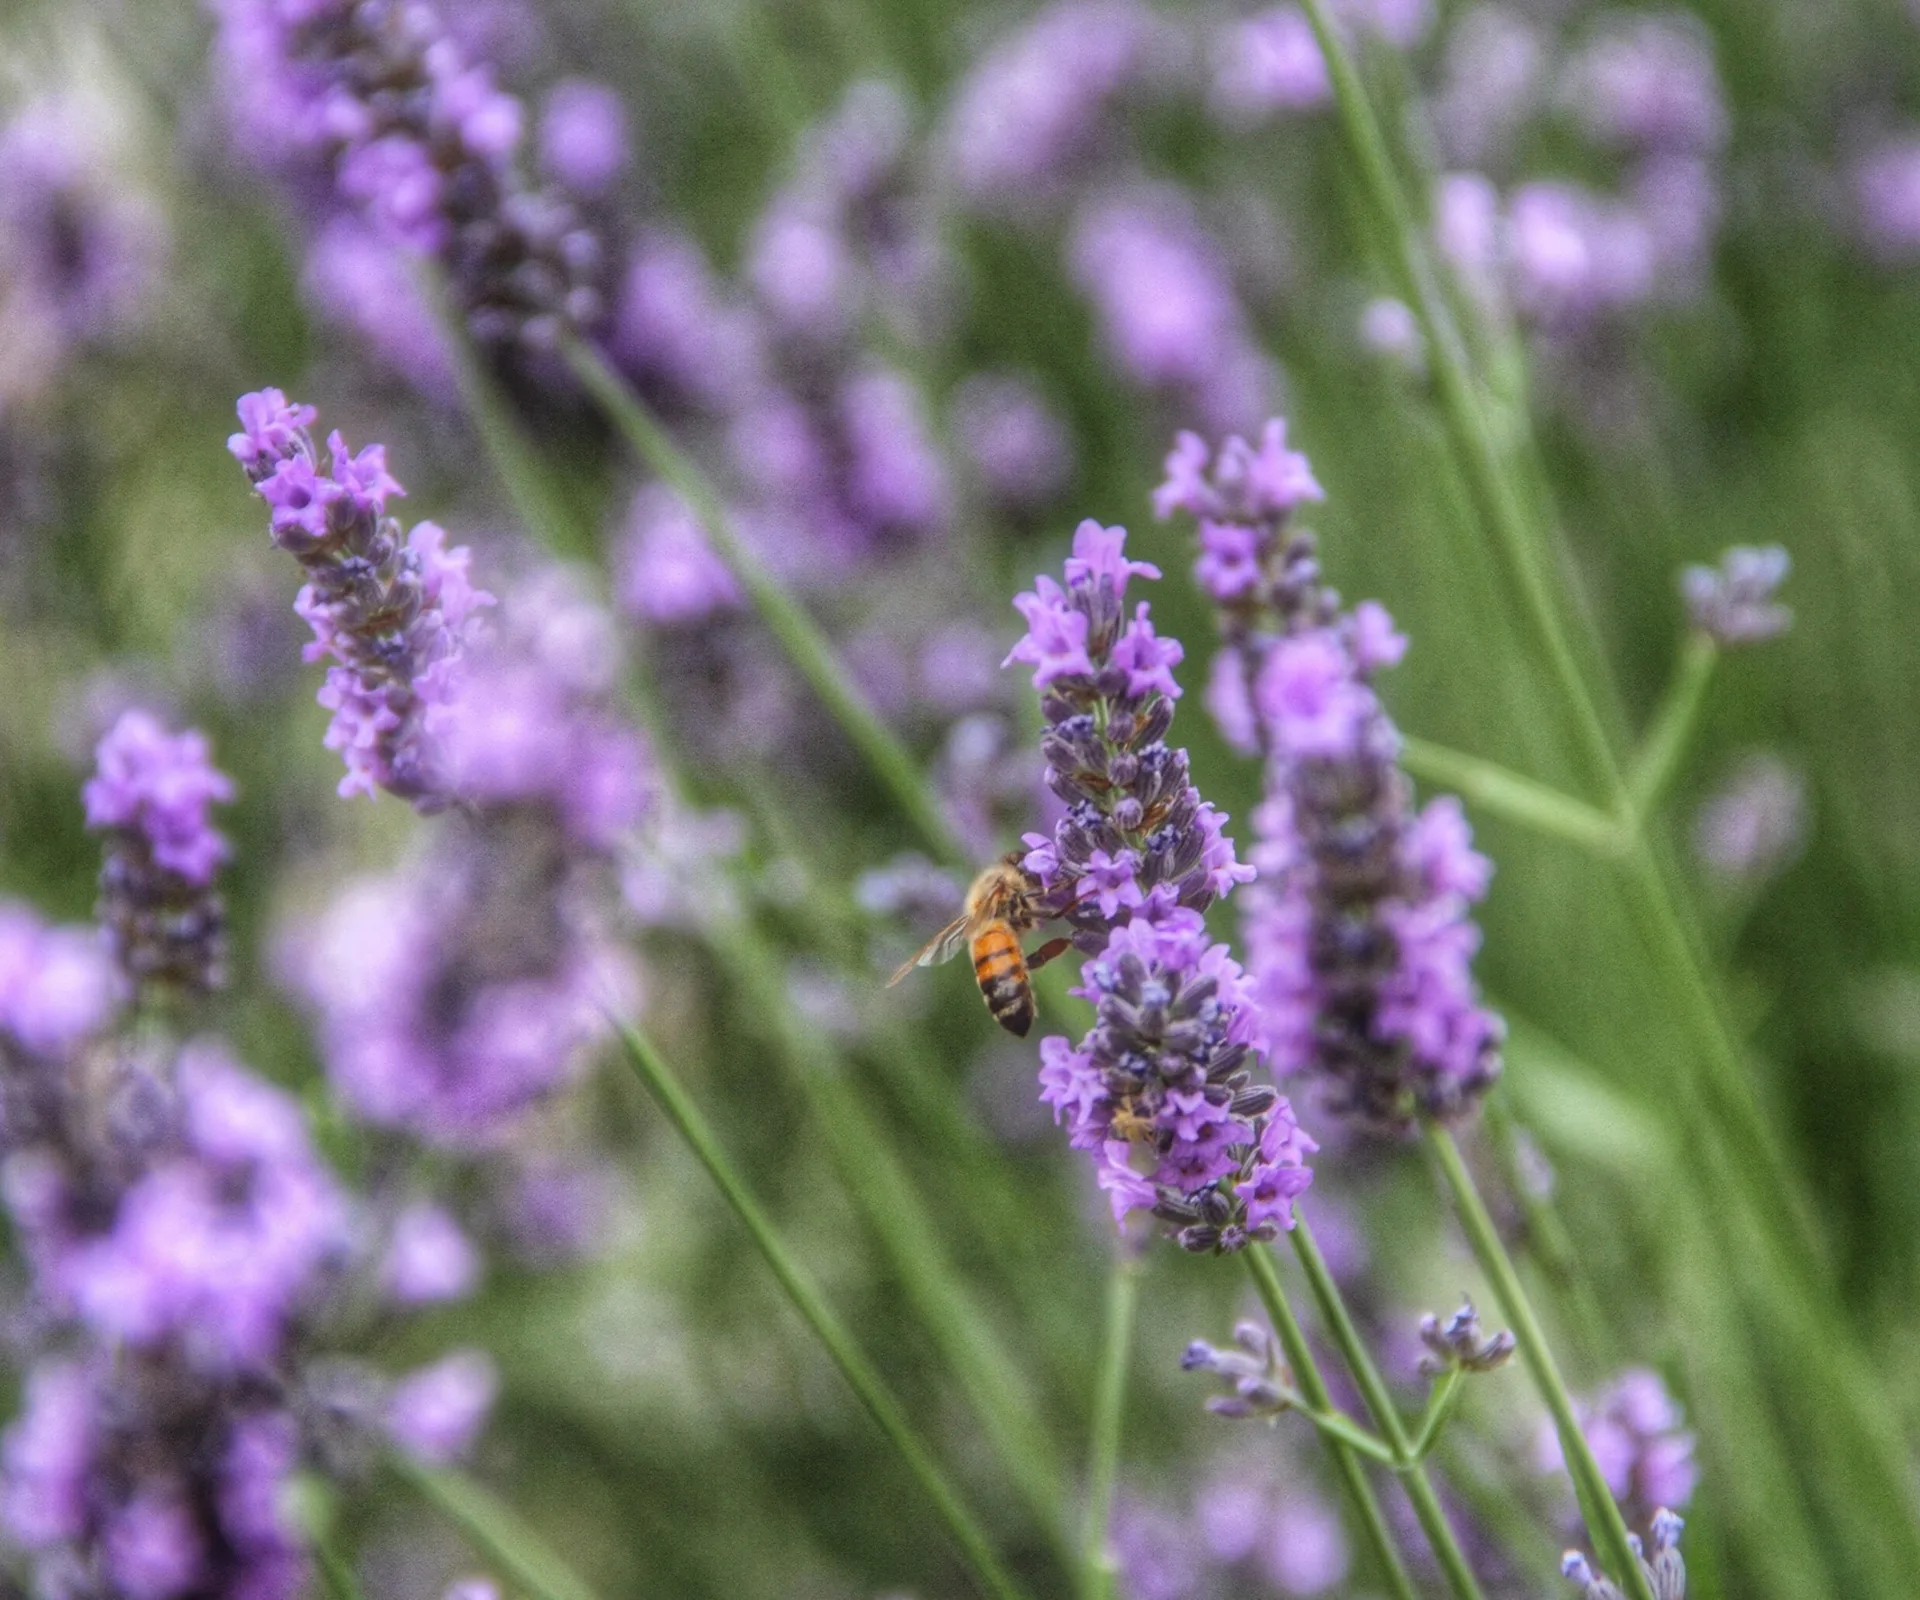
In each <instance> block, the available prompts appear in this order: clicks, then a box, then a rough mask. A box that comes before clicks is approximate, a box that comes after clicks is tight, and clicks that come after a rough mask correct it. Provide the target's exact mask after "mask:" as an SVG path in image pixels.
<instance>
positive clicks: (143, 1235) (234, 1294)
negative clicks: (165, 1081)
mask: <svg viewBox="0 0 1920 1600" xmlns="http://www.w3.org/2000/svg"><path fill="white" fill-rule="evenodd" d="M175 1077H176V1083H177V1089H178V1095H179V1139H180V1148H179V1150H178V1152H177V1154H174V1155H173V1156H171V1157H169V1158H167V1159H164V1160H161V1161H159V1162H157V1163H156V1164H154V1165H153V1166H152V1167H151V1168H150V1169H149V1170H148V1171H147V1172H146V1173H144V1174H143V1175H142V1176H141V1177H140V1179H139V1180H138V1181H137V1182H135V1183H134V1184H133V1185H132V1186H131V1187H130V1188H129V1189H128V1190H127V1191H126V1193H125V1194H124V1195H123V1196H122V1197H121V1199H120V1203H119V1208H118V1212H117V1215H116V1216H115V1219H114V1224H113V1227H112V1230H111V1231H110V1232H108V1233H105V1234H103V1235H101V1236H99V1237H98V1238H95V1239H89V1240H86V1241H83V1242H80V1243H78V1244H76V1246H75V1247H74V1248H73V1250H72V1251H71V1252H70V1254H69V1255H68V1258H67V1260H66V1262H65V1265H64V1269H63V1271H62V1272H61V1274H60V1277H61V1279H62V1282H63V1286H64V1287H65V1289H66V1291H67V1293H68V1294H69V1295H70V1296H71V1298H72V1300H73V1303H74V1305H75V1306H76V1307H77V1309H78V1311H79V1314H80V1316H81V1317H82V1319H83V1320H84V1321H85V1322H86V1323H87V1324H88V1325H89V1326H90V1327H91V1328H92V1329H94V1330H95V1332H96V1333H97V1334H98V1335H99V1336H100V1337H101V1338H102V1339H103V1340H106V1341H110V1342H111V1341H125V1342H126V1343H128V1344H130V1345H133V1346H135V1347H137V1348H149V1349H150V1348H153V1347H155V1346H157V1345H158V1344H160V1343H161V1342H162V1341H165V1340H170V1339H171V1340H175V1341H178V1343H179V1345H180V1346H181V1348H182V1349H183V1350H184V1351H185V1353H186V1355H187V1358H188V1359H189V1360H190V1361H192V1362H194V1363H196V1364H199V1365H203V1366H205V1367H207V1368H208V1369H209V1370H222V1369H225V1368H244V1367H250V1366H259V1365H261V1364H263V1363H265V1362H267V1361H269V1360H270V1359H271V1358H272V1357H273V1355H274V1354H275V1353H276V1352H277V1351H278V1350H279V1348H280V1345H281V1341H282V1339H283V1337H284V1334H285V1331H286V1328H287V1326H288V1324H289V1323H290V1322H291V1320H292V1319H293V1318H294V1317H295V1316H296V1315H297V1314H298V1313H299V1311H300V1310H301V1309H302V1306H303V1304H304V1302H305V1301H306V1299H307V1297H308V1296H310V1295H311V1294H312V1293H313V1292H314V1290H315V1287H316V1284H317V1283H318V1281H319V1279H320V1276H321V1273H322V1270H323V1269H324V1268H325V1267H326V1265H327V1264H328V1263H329V1262H330V1261H332V1260H333V1259H335V1258H336V1257H338V1256H339V1254H340V1253H341V1251H342V1249H343V1247H344V1244H345V1228H346V1207H345V1200H344V1197H343V1196H342V1195H341V1193H340V1191H339V1189H338V1187H337V1186H336V1184H335V1182H334V1180H333V1177H332V1175H331V1174H330V1173H329V1172H328V1171H327V1170H326V1168H325V1167H323V1166H322V1165H321V1164H320V1163H319V1160H318V1158H317V1157H316V1156H315V1154H314V1152H313V1149H312V1146H311V1144H310V1143H309V1141H308V1139H307V1135H306V1130H305V1128H304V1126H303V1124H302V1122H301V1118H300V1113H299V1109H298V1107H297V1106H296V1105H295V1103H294V1102H293V1101H292V1100H290V1099H289V1098H287V1096H285V1095H284V1094H283V1093H281V1091H279V1090H277V1089H272V1088H269V1087H268V1086H267V1085H266V1084H264V1083H261V1082H260V1081H259V1080H258V1079H256V1078H254V1077H252V1076H251V1075H250V1074H248V1073H247V1072H246V1071H245V1070H244V1069H242V1068H241V1067H240V1066H239V1064H238V1063H236V1062H235V1061H233V1060H232V1059H231V1057H229V1056H227V1055H226V1054H225V1052H224V1051H223V1050H221V1049H220V1048H218V1047H217V1046H214V1045H212V1044H208V1043H201V1044H197V1045H191V1046H189V1047H188V1048H187V1049H186V1050H184V1051H182V1053H181V1056H180V1059H179V1061H178V1063H177V1065H176V1067H175Z"/></svg>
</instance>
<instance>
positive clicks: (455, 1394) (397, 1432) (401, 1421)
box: [386, 1350, 499, 1466]
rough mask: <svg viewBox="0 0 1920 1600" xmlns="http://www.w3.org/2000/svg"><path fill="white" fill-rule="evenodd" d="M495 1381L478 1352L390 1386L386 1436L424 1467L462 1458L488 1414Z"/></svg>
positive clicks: (469, 1352)
mask: <svg viewBox="0 0 1920 1600" xmlns="http://www.w3.org/2000/svg"><path fill="white" fill-rule="evenodd" d="M498 1389H499V1378H498V1376H497V1374H496V1373H495V1372H494V1367H493V1363H492V1362H491V1361H490V1360H488V1359H487V1357H486V1356H485V1355H484V1354H482V1353H481V1352H480V1351H478V1350H456V1351H454V1352H453V1353H452V1354H451V1355H448V1356H443V1357H442V1358H441V1359H440V1360H439V1361H436V1362H435V1363H434V1364H433V1365H432V1366H429V1367H422V1368H421V1369H420V1370H419V1371H418V1372H415V1373H411V1374H409V1375H408V1376H407V1377H405V1378H402V1379H401V1380H400V1382H398V1383H397V1384H395V1385H394V1388H393V1394H392V1396H391V1397H390V1398H389V1399H388V1402H387V1418H386V1425H387V1431H388V1433H390V1434H391V1435H392V1436H393V1441H394V1443H395V1444H397V1445H399V1446H400V1448H401V1449H403V1450H405V1451H407V1452H408V1453H409V1454H410V1455H413V1456H417V1457H418V1458H419V1459H420V1460H421V1461H424V1462H426V1463H427V1464H428V1465H429V1466H443V1465H445V1464H446V1463H447V1462H449V1461H453V1460H456V1459H458V1458H459V1457H460V1456H462V1455H465V1454H466V1452H467V1450H468V1448H469V1447H470V1446H471V1445H472V1443H473V1441H474V1440H475V1439H476V1438H478V1437H479V1434H480V1430H481V1428H482V1427H483V1426H485V1424H486V1420H487V1413H488V1412H489V1411H491V1410H492V1409H493V1397H494V1395H495V1393H496V1392H497V1390H498Z"/></svg>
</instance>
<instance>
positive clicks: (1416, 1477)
mask: <svg viewBox="0 0 1920 1600" xmlns="http://www.w3.org/2000/svg"><path fill="white" fill-rule="evenodd" d="M1288 1239H1289V1241H1290V1242H1291V1243H1292V1245H1293V1253H1294V1254H1295V1255H1296V1256H1297V1257H1299V1260H1300V1266H1301V1268H1302V1270H1304V1271H1305V1273H1306V1275H1307V1287H1308V1288H1309V1289H1310V1290H1311V1291H1312V1292H1313V1298H1314V1301H1315V1303H1316V1304H1318V1306H1319V1307H1320V1315H1321V1317H1322V1318H1323V1319H1324V1320H1325V1322H1326V1324H1327V1333H1328V1335H1329V1337H1331V1338H1332V1340H1333V1342H1334V1346H1335V1348H1336V1349H1338V1350H1339V1352H1340V1355H1341V1358H1342V1359H1343V1360H1344V1361H1345V1362H1346V1363H1347V1370H1348V1371H1349V1372H1351V1373H1352V1374H1353V1381H1354V1382H1355V1383H1356V1384H1358V1385H1359V1388H1360V1396H1361V1398H1362V1399H1363V1400H1365V1401H1366V1403H1367V1409H1368V1411H1370V1412H1372V1413H1373V1421H1374V1426H1376V1427H1377V1428H1379V1430H1380V1431H1381V1433H1382V1434H1384V1435H1385V1436H1386V1441H1387V1444H1388V1445H1389V1446H1390V1447H1391V1449H1392V1450H1393V1454H1394V1458H1395V1470H1396V1471H1397V1472H1398V1473H1399V1474H1400V1480H1401V1482H1402V1483H1403V1484H1405V1485H1406V1490H1407V1499H1408V1500H1410V1501H1411V1502H1412V1503H1413V1514H1414V1515H1415V1516H1416V1517H1417V1518H1419V1521H1420V1528H1421V1531H1422V1532H1423V1533H1425V1534H1426V1536H1427V1543H1428V1544H1430V1545H1432V1546H1433V1553H1434V1557H1435V1559H1436V1560H1438V1561H1439V1563H1440V1571H1441V1573H1442V1575H1443V1576H1444V1577H1445V1578H1446V1580H1447V1588H1448V1589H1449V1590H1450V1591H1451V1592H1452V1593H1453V1595H1454V1597H1455V1600H1482V1597H1481V1594H1480V1583H1479V1580H1478V1579H1476V1578H1475V1577H1474V1575H1473V1568H1472V1567H1471V1566H1470V1565H1469V1564H1468V1562H1467V1557H1466V1553H1465V1552H1464V1551H1463V1550H1462V1549H1461V1548H1460V1541H1459V1539H1458V1538H1456V1537H1455V1535H1454V1531H1453V1524H1452V1523H1450V1522H1448V1521H1447V1513H1446V1509H1445V1508H1444V1507H1443V1506H1442V1505H1441V1504H1440V1496H1439V1495H1438V1494H1437V1493H1436V1492H1435V1491H1434V1487H1433V1480H1432V1479H1431V1478H1429V1477H1428V1476H1427V1470H1426V1468H1425V1467H1424V1466H1422V1465H1421V1464H1420V1458H1419V1456H1418V1455H1417V1454H1416V1453H1415V1451H1414V1448H1413V1440H1412V1439H1411V1438H1410V1437H1409V1436H1408V1434H1407V1426H1406V1423H1405V1422H1403V1421H1402V1420H1401V1417H1400V1411H1399V1408H1398V1407H1397V1406H1395V1405H1394V1403H1393V1395H1392V1393H1391V1391H1389V1390H1388V1388H1387V1383H1386V1379H1385V1378H1383V1377H1382V1376H1381V1375H1380V1369H1379V1367H1377V1366H1376V1365H1375V1364H1374V1360H1373V1354H1372V1352H1371V1351H1369V1350H1368V1349H1367V1345H1366V1341H1365V1340H1364V1339H1362V1338H1361V1337H1360V1330H1359V1329H1358V1328H1356V1327H1355V1326H1354V1325H1353V1318H1352V1316H1351V1315H1350V1314H1349V1313H1348V1311H1347V1303H1346V1299H1345V1297H1344V1296H1342V1295H1341V1293H1340V1286H1339V1285H1338V1284H1337V1283H1335V1282H1334V1281H1333V1274H1332V1272H1330V1271H1329V1270H1328V1269H1327V1263H1326V1258H1325V1257H1324V1256H1322V1255H1321V1254H1320V1247H1319V1245H1318V1244H1316V1243H1315V1242H1314V1237H1313V1230H1312V1229H1311V1228H1310V1227H1308V1226H1307V1221H1306V1219H1305V1218H1304V1217H1301V1218H1299V1219H1297V1220H1296V1221H1295V1223H1294V1225H1293V1232H1292V1233H1291V1234H1289V1235H1288Z"/></svg>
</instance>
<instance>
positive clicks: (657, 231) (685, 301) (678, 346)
mask: <svg viewBox="0 0 1920 1600" xmlns="http://www.w3.org/2000/svg"><path fill="white" fill-rule="evenodd" d="M764 342H765V336H764V331H763V329H762V328H761V326H760V319H759V317H758V316H757V314H756V313H755V311H754V310H753V308H751V307H750V306H748V305H746V304H744V303H742V301H741V300H740V299H739V298H738V297H737V296H734V295H731V294H729V293H728V292H727V291H726V290H725V289H724V288H723V287H722V285H721V284H720V282H719V280H718V278H717V277H716V275H715V274H714V271H713V268H712V267H711V266H710V265H709V264H708V262H707V258H706V256H705V255H704V254H703V253H702V251H701V249H700V247H699V245H697V244H696V243H694V241H693V240H692V239H689V238H688V237H686V236H685V235H684V234H680V233H675V232H671V231H668V230H666V229H661V228H654V229H649V230H647V231H645V232H643V233H642V234H641V235H640V237H639V238H638V239H637V240H636V241H635V242H634V245H633V251H632V255H631V257H630V258H629V260H628V264H627V270H626V275H625V277H624V278H623V279H622V281H621V285H620V292H619V300H618V304H617V306H616V309H615V313H614V325H613V331H612V336H611V347H612V351H613V354H614V355H615V356H616V357H617V358H618V359H619V361H620V362H621V364H622V366H623V367H624V368H625V369H626V370H627V371H628V372H629V373H630V374H632V375H633V377H634V378H635V380H636V381H637V382H638V383H639V384H640V385H641V386H642V387H643V388H644V389H645V390H647V391H648V392H649V393H651V392H656V391H663V392H664V396H665V398H666V399H668V400H669V401H671V402H673V403H674V404H675V405H677V406H681V407H693V408H696V409H698V410H701V411H705V412H713V413H725V412H728V411H732V410H737V409H738V408H740V407H742V406H744V405H745V404H746V403H747V401H748V400H749V399H750V398H751V397H752V395H753V394H754V393H755V391H756V390H758V389H759V388H760V387H761V386H763V385H764V384H765V383H766V381H767V374H766V370H765V367H766V361H767V353H766V351H765V349H764V348H763V346H764Z"/></svg>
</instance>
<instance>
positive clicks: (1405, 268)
mask: <svg viewBox="0 0 1920 1600" xmlns="http://www.w3.org/2000/svg"><path fill="white" fill-rule="evenodd" d="M1306 10H1307V17H1308V20H1309V21H1310V22H1311V23H1312V25H1313V32H1314V38H1315V40H1316V41H1317V42H1318V44H1319V46H1320V53H1321V55H1322V56H1323V57H1324V58H1325V60H1326V63H1327V75H1328V77H1329V78H1330V79H1331V80H1332V83H1333V96H1334V104H1335V108H1336V110H1337V112H1338V114H1339V117H1340V124H1341V127H1342V129H1343V130H1344V132H1345V134H1346V138H1347V142H1348V144H1349V145H1350V146H1351V147H1352V150H1353V154H1354V157H1355V159H1356V160H1357V162H1358V164H1359V168H1360V181H1361V186H1362V188H1363V189H1364V190H1365V191H1366V196H1367V199H1368V202H1369V204H1370V205H1372V207H1373V208H1374V211H1375V213H1376V220H1377V225H1378V227H1379V230H1380V237H1381V238H1382V240H1383V241H1384V243H1385V245H1386V247H1387V250H1388V254H1389V256H1390V258H1391V261H1390V265H1391V267H1392V269H1393V273H1394V276H1395V278H1396V279H1397V280H1398V287H1399V290H1400V293H1401V296H1402V298H1404V299H1405V300H1406V302H1407V304H1408V306H1409V307H1410V308H1411V309H1412V311H1413V313H1414V316H1415V317H1416V318H1417V319H1418V321H1419V323H1420V327H1421V331H1422V332H1423V333H1424V334H1425V335H1426V341H1427V359H1428V363H1429V367H1430V369H1431V371H1432V373H1433V381H1434V390H1435V393H1436V395H1437V396H1438V398H1439V402H1440V415H1441V420H1442V423H1443V424H1444V426H1445V428H1446V431H1447V435H1448V438H1449V440H1450V442H1451V444H1452V447H1453V451H1454V454H1455V456H1456V458H1457V459H1458V461H1459V463H1460V467H1461V470H1462V472H1463V474H1464V475H1465V477H1466V481H1467V489H1468V493H1469V494H1470V495H1471V496H1472V498H1473V501H1474V504H1475V509H1476V510H1477V511H1478V513H1479V515H1480V517H1481V520H1482V521H1483V522H1484V523H1485V525H1486V527H1487V528H1488V530H1489V531H1490V532H1491V533H1492V534H1493V536H1494V538H1495V540H1496V541H1497V542H1498V544H1499V545H1500V548H1501V550H1502V552H1503V553H1504V554H1505V556H1506V557H1507V572H1508V576H1509V578H1511V579H1512V580H1513V581H1514V583H1515V585H1516V587H1517V588H1518V590H1519V598H1520V601H1521V608H1522V611H1523V613H1524V614H1525V616H1526V618H1527V621H1528V624H1529V626H1530V627H1531V629H1532V631H1533V634H1534V636H1535V643H1536V645H1537V646H1538V647H1539V649H1540V650H1541V651H1542V652H1543V653H1544V655H1545V656H1546V659H1547V663H1548V666H1549V668H1550V670H1551V671H1552V673H1553V676H1554V679H1555V681H1556V682H1557V683H1558V684H1559V686H1560V690H1561V692H1562V694H1563V695H1564V696H1565V698H1566V703H1567V708H1568V710H1569V711H1570V712H1571V713H1572V714H1573V718H1574V722H1575V725H1576V727H1577V730H1578V733H1579V738H1580V750H1581V754H1582V757H1583V759H1584V761H1585V764H1586V766H1587V768H1588V776H1589V777H1590V778H1591V779H1592V780H1593V781H1595V782H1596V783H1599V784H1600V785H1602V786H1603V788H1604V790H1605V792H1606V794H1607V797H1608V799H1609V800H1613V799H1615V798H1616V797H1617V795H1618V793H1619V776H1618V769H1617V767H1616V765H1615V762H1614V755H1613V743H1612V740H1611V739H1610V738H1609V736H1608V734H1607V730H1606V727H1605V725H1604V724H1603V723H1602V722H1601V719H1600V713H1599V709H1598V708H1597V706H1596V705H1595V703H1594V701H1593V698H1592V696H1591V695H1590V694H1589V692H1588V690H1587V683H1586V679H1585V676H1584V675H1583V673H1582V672H1581V668H1580V663H1579V661H1578V659H1577V658H1576V656H1575V654H1574V651H1573V648H1572V645H1571V643H1570V641H1569V638H1568V634H1567V629H1566V628H1565V626H1564V624H1563V620H1562V617H1561V613H1560V603H1559V600H1558V598H1557V596H1556V593H1555V590H1554V587H1553V577H1552V574H1551V572H1550V571H1549V570H1548V566H1547V563H1546V562H1545V561H1543V560H1542V559H1540V554H1541V552H1540V541H1539V540H1538V539H1537V538H1536V536H1535V531H1534V529H1533V527H1532V526H1531V524H1530V522H1529V520H1528V514H1527V510H1526V506H1525V503H1524V501H1523V500H1522V498H1521V496H1520V495H1519V494H1518V492H1517V491H1516V490H1515V487H1514V484H1513V481H1512V479H1511V476H1510V474H1509V472H1508V470H1507V465H1506V463H1505V461H1504V460H1503V459H1502V453H1501V448H1500V444H1499V441H1498V439H1497V438H1496V436H1495V434H1494V432H1493V428H1492V426H1491V424H1490V423H1489V421H1488V418H1487V413H1486V408H1485V406H1484V404H1483V403H1482V397H1481V395H1480V393H1479V392H1478V389H1477V386H1476V382H1475V379H1474V376H1473V371H1472V365H1471V361H1470V359H1469V357H1468V354H1467V349H1466V345H1465V343H1464V342H1463V341H1462V339H1461V337H1460V330H1459V327H1458V325H1457V324H1456V323H1455V322H1454V319H1453V314H1452V311H1451V309H1450V308H1449V307H1448V304H1447V297H1446V294H1445V292H1444V291H1443V289H1442V288H1441V283H1440V278H1439V274H1438V272H1437V271H1436V269H1435V267H1434V265H1433V262H1432V260H1431V259H1430V257H1429V255H1428V252H1427V249H1426V245H1425V242H1424V237H1423V234H1422V232H1421V230H1420V228H1419V227H1418V226H1417V225H1416V223H1415V221H1414V214H1413V210H1412V207H1411V206H1410V205H1409V204H1408V203H1407V197H1406V194H1405V192H1404V191H1403V190H1402V189H1401V186H1400V180H1399V177H1398V176H1397V175H1396V173H1395V172H1394V170H1393V160H1392V157H1391V156H1390V155H1389V153H1388V147H1387V141H1386V138H1385V135H1384V134H1383V133H1382V131H1381V128H1380V122H1379V118H1378V117H1376V116H1375V114H1374V110H1373V105H1372V102H1371V101H1370V100H1369V99H1368V97H1367V91H1366V88H1365V86H1364V85H1363V84H1362V83H1361V81H1360V74H1359V72H1358V70H1357V69H1356V68H1355V66H1354V63H1353V57H1352V55H1351V54H1350V53H1349V52H1348V50H1347V46H1346V41H1345V40H1344V39H1343V38H1341V36H1340V33H1339V30H1338V29H1336V28H1335V27H1334V25H1333V21H1332V19H1331V17H1330V16H1329V15H1328V12H1327V6H1326V0H1306Z"/></svg>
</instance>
